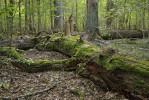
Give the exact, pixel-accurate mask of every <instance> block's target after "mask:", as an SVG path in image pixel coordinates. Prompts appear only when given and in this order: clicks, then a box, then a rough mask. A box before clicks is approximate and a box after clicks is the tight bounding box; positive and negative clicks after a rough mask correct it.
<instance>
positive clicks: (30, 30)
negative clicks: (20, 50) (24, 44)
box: [28, 0, 32, 33]
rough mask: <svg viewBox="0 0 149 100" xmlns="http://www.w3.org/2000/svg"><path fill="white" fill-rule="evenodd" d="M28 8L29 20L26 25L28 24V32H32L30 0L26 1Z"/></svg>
mask: <svg viewBox="0 0 149 100" xmlns="http://www.w3.org/2000/svg"><path fill="white" fill-rule="evenodd" d="M28 9H29V22H28V24H29V25H28V26H29V32H31V33H32V14H31V13H32V9H31V1H30V0H29V1H28Z"/></svg>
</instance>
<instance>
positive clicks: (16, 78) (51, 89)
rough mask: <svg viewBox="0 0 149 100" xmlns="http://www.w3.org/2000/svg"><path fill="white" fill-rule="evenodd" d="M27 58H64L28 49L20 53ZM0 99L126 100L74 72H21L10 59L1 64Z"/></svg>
mask: <svg viewBox="0 0 149 100" xmlns="http://www.w3.org/2000/svg"><path fill="white" fill-rule="evenodd" d="M21 54H22V55H24V57H25V58H26V59H32V60H41V59H53V60H60V59H65V58H67V57H66V56H65V55H62V54H60V53H58V52H47V51H46V52H41V51H37V50H36V49H29V50H27V51H23V52H21ZM0 98H3V99H4V98H5V99H6V98H13V99H19V100H126V99H125V97H124V96H123V95H120V94H118V93H113V92H110V91H109V92H104V91H103V90H102V89H101V88H100V87H98V86H96V85H95V84H94V83H93V82H92V81H91V80H89V79H86V78H83V77H81V76H78V75H76V73H74V72H66V71H45V72H38V73H26V72H21V71H20V70H19V69H17V68H15V67H14V66H12V65H11V64H10V63H9V62H6V63H5V64H3V65H1V66H0Z"/></svg>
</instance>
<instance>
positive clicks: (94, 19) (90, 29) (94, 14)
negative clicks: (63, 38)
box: [86, 0, 98, 40]
mask: <svg viewBox="0 0 149 100" xmlns="http://www.w3.org/2000/svg"><path fill="white" fill-rule="evenodd" d="M86 4H87V23H86V33H87V39H88V40H94V39H95V38H96V35H97V34H98V0H87V3H86Z"/></svg>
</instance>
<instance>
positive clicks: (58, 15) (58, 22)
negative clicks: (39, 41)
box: [54, 0, 63, 31]
mask: <svg viewBox="0 0 149 100" xmlns="http://www.w3.org/2000/svg"><path fill="white" fill-rule="evenodd" d="M54 6H55V7H56V10H55V11H54V13H55V18H54V28H55V30H56V31H63V13H62V0H55V1H54Z"/></svg>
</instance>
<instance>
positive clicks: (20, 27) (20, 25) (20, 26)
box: [19, 0, 22, 34]
mask: <svg viewBox="0 0 149 100" xmlns="http://www.w3.org/2000/svg"><path fill="white" fill-rule="evenodd" d="M19 32H20V34H22V24H21V0H19Z"/></svg>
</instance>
